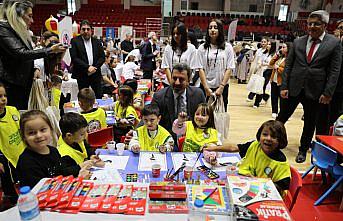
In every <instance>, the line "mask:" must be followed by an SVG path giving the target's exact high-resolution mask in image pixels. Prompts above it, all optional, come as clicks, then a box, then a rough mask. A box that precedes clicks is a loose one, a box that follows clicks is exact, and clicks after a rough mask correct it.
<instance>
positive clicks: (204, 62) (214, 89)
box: [197, 19, 235, 110]
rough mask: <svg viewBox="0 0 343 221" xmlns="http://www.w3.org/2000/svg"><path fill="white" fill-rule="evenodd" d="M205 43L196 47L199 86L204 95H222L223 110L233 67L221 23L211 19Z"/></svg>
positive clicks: (229, 46) (230, 48)
mask: <svg viewBox="0 0 343 221" xmlns="http://www.w3.org/2000/svg"><path fill="white" fill-rule="evenodd" d="M205 40H206V41H205V43H203V44H201V45H200V46H199V48H198V54H197V56H198V61H199V66H200V70H199V75H200V80H201V86H200V87H201V88H202V89H203V91H204V93H205V94H206V96H210V95H211V94H212V93H215V95H216V96H220V95H223V100H224V105H225V110H226V108H227V104H228V94H229V84H228V81H229V78H230V74H231V73H232V70H233V69H235V61H234V52H233V48H232V46H231V44H229V43H226V42H225V40H224V29H223V23H222V22H221V21H219V20H218V19H212V20H211V22H210V23H209V25H208V31H207V33H206V38H205Z"/></svg>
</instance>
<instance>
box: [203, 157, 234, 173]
mask: <svg viewBox="0 0 343 221" xmlns="http://www.w3.org/2000/svg"><path fill="white" fill-rule="evenodd" d="M202 161H203V162H204V165H205V166H207V167H208V168H211V169H212V170H213V171H225V170H226V167H227V166H221V165H220V164H219V163H228V162H230V163H237V162H239V159H238V158H237V157H220V158H217V165H216V166H212V165H211V164H209V163H207V162H206V161H205V160H204V159H202Z"/></svg>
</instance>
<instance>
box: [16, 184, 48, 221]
mask: <svg viewBox="0 0 343 221" xmlns="http://www.w3.org/2000/svg"><path fill="white" fill-rule="evenodd" d="M18 209H19V214H20V219H21V220H22V221H26V220H30V221H41V220H42V218H41V215H40V211H39V207H38V199H37V196H36V194H34V193H33V192H31V188H30V187H29V186H23V187H22V188H20V195H19V198H18Z"/></svg>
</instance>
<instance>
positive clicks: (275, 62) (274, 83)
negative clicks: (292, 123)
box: [269, 42, 291, 118]
mask: <svg viewBox="0 0 343 221" xmlns="http://www.w3.org/2000/svg"><path fill="white" fill-rule="evenodd" d="M290 47H291V43H288V42H287V43H283V44H282V46H281V49H280V50H279V51H278V52H277V53H275V55H274V56H273V58H272V59H271V61H270V63H269V64H270V66H271V67H273V72H272V75H271V77H270V82H271V101H272V118H276V117H277V115H278V112H279V109H278V102H279V101H280V109H282V108H283V107H282V106H283V101H282V98H281V97H280V86H281V83H282V76H281V75H282V72H283V70H284V68H285V64H286V58H287V55H288V52H289V50H290Z"/></svg>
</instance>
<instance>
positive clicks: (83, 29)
mask: <svg viewBox="0 0 343 221" xmlns="http://www.w3.org/2000/svg"><path fill="white" fill-rule="evenodd" d="M81 30H82V31H90V30H91V28H81Z"/></svg>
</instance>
